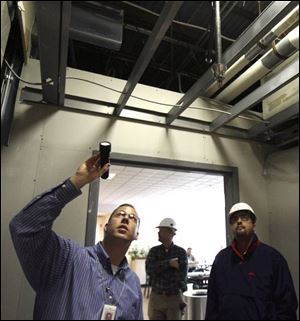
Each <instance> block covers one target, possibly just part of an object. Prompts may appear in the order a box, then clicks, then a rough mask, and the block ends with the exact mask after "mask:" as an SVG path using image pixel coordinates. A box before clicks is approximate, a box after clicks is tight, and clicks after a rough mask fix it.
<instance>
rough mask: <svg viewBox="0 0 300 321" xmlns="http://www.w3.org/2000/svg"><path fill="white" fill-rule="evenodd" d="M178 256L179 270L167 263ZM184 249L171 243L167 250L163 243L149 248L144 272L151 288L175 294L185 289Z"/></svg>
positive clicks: (158, 291) (155, 290) (163, 292)
mask: <svg viewBox="0 0 300 321" xmlns="http://www.w3.org/2000/svg"><path fill="white" fill-rule="evenodd" d="M172 258H178V262H179V270H177V269H175V268H172V267H171V266H170V265H169V260H170V259H172ZM187 266H188V264H187V255H186V251H185V250H184V249H183V248H181V247H179V246H177V245H174V244H173V243H172V245H171V247H170V248H169V250H166V249H165V247H164V246H163V245H159V246H154V247H152V248H151V249H150V251H149V254H148V256H147V260H146V272H147V274H148V275H149V277H150V284H151V287H152V290H153V291H154V292H156V293H158V294H169V295H170V294H177V293H179V292H180V291H182V292H183V291H185V290H186V289H187V286H186V281H187Z"/></svg>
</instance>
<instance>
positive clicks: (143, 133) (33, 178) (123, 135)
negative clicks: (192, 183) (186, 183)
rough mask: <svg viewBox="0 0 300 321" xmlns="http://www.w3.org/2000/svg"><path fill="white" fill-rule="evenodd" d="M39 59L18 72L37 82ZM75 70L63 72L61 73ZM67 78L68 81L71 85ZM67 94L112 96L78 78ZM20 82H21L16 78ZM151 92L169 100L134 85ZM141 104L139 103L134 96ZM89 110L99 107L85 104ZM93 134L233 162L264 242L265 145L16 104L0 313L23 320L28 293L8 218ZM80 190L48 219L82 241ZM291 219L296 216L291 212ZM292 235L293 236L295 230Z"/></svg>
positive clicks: (77, 158)
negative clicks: (60, 212)
mask: <svg viewBox="0 0 300 321" xmlns="http://www.w3.org/2000/svg"><path fill="white" fill-rule="evenodd" d="M38 67H39V62H38V61H30V62H29V64H28V65H27V66H26V67H25V68H24V70H23V75H22V77H23V78H25V79H26V80H28V81H39V79H40V76H39V68H38ZM70 72H71V73H72V72H73V73H75V71H74V70H68V73H70ZM76 73H77V74H81V75H82V77H87V76H88V77H89V78H88V79H97V80H98V81H101V80H103V81H107V82H108V83H109V84H110V86H111V87H114V88H115V87H119V89H122V86H121V85H123V86H124V84H125V82H124V81H122V80H115V79H112V78H108V77H103V76H100V75H93V74H90V73H86V72H80V71H76ZM72 84H73V83H72ZM72 84H71V82H68V83H67V92H69V93H70V92H72V91H73V94H74V92H75V93H77V95H81V96H84V95H85V96H88V97H91V96H92V95H94V96H97V97H101V99H102V100H104V99H112V100H116V97H115V94H114V93H112V94H110V93H109V92H108V91H107V90H104V89H101V88H100V87H92V86H91V85H89V84H86V83H79V84H78V83H77V85H76V86H75V85H74V86H72ZM21 86H22V84H21ZM145 89H146V92H144V95H145V96H146V97H150V98H153V97H152V96H151V91H155V92H156V94H157V97H158V98H159V99H160V100H161V101H163V102H171V101H172V100H173V101H174V100H177V97H176V99H174V98H172V95H178V93H172V92H170V91H168V92H167V91H165V90H159V89H153V88H151V87H147V86H138V88H137V91H140V92H141V93H142V91H143V90H145ZM139 103H140V104H141V102H139ZM92 108H94V109H96V108H100V107H99V106H98V107H97V106H93V107H92ZM100 139H105V140H109V141H111V142H112V149H113V151H114V152H118V153H126V154H132V155H141V156H150V157H162V158H169V159H172V160H183V161H194V162H202V163H208V164H217V165H225V166H236V167H238V170H239V188H240V199H241V201H247V202H249V203H250V204H251V205H253V207H254V209H255V210H256V211H257V212H258V213H259V224H258V227H257V233H258V235H259V236H260V238H261V239H262V240H263V241H265V242H267V243H269V241H270V234H269V233H270V221H269V209H268V189H267V187H268V184H267V182H266V178H265V176H264V172H263V163H264V157H265V153H266V147H264V146H262V145H260V144H257V143H253V142H247V141H241V140H235V139H230V138H224V137H218V136H214V137H211V136H209V135H204V134H199V133H194V132H188V131H180V130H175V129H168V130H167V129H165V128H162V127H156V126H150V125H145V124H140V123H135V122H129V121H123V120H118V121H112V120H110V119H109V118H105V117H97V116H91V115H85V114H80V113H75V112H69V111H62V110H59V108H56V107H52V106H45V105H30V104H25V103H22V102H19V101H18V102H17V103H16V109H15V115H14V122H13V129H12V133H11V137H10V144H9V146H8V147H3V148H2V155H1V160H2V166H1V185H2V188H1V198H2V204H1V213H2V215H1V232H2V233H1V244H2V254H1V255H2V260H1V278H2V283H1V284H2V285H1V314H2V318H3V319H18V320H21V319H31V318H32V310H33V300H34V293H33V291H32V290H31V289H30V287H29V285H28V283H27V281H26V280H25V278H24V275H23V273H22V271H21V268H20V265H19V263H18V260H17V257H16V254H15V251H14V249H13V246H12V242H11V239H10V235H9V232H8V224H9V221H10V220H11V218H12V217H13V216H14V215H15V214H16V213H17V212H18V211H19V210H20V209H22V208H23V207H24V206H25V205H26V203H28V202H29V201H30V200H31V199H32V198H33V197H34V196H35V195H37V194H39V193H41V192H43V191H44V190H46V189H48V188H51V187H53V186H55V185H56V184H58V183H60V182H62V181H63V180H64V179H66V178H67V177H69V176H71V175H72V174H73V172H74V171H75V170H76V168H77V166H78V165H80V164H81V163H82V162H83V161H84V160H85V159H87V158H88V157H90V155H91V153H92V150H94V149H97V146H98V142H99V140H100ZM82 191H83V195H81V196H80V197H78V198H77V199H75V200H74V201H73V202H71V203H69V204H68V205H67V206H66V207H65V208H64V210H63V214H62V215H61V216H60V217H59V218H58V219H57V220H56V222H55V224H54V229H55V231H56V232H57V233H59V234H61V235H63V236H65V237H70V238H72V239H75V240H76V241H78V242H79V243H80V244H83V243H84V237H85V224H86V211H87V201H88V199H87V198H88V187H84V188H83V190H82ZM290 215H291V216H292V217H294V216H295V215H298V212H297V213H295V212H294V211H293V212H292V211H291V213H290ZM295 237H296V236H295ZM297 237H298V236H297Z"/></svg>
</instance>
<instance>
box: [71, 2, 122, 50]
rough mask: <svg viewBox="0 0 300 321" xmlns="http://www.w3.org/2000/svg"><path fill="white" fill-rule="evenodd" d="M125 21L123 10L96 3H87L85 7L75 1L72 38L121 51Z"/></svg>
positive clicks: (73, 5) (73, 3)
mask: <svg viewBox="0 0 300 321" xmlns="http://www.w3.org/2000/svg"><path fill="white" fill-rule="evenodd" d="M83 3H84V2H83ZM123 19H124V12H123V10H116V9H113V8H110V7H108V6H106V5H102V4H101V3H97V2H96V1H86V3H84V5H83V6H82V5H81V2H79V4H77V1H73V2H72V16H71V24H70V38H71V39H75V40H80V41H82V42H85V43H90V44H93V45H96V46H100V47H105V48H108V49H113V50H119V49H120V47H121V45H122V39H123Z"/></svg>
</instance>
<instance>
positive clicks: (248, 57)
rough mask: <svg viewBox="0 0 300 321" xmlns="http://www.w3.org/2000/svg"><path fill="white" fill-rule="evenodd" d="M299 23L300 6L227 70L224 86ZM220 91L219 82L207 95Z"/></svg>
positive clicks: (209, 89) (213, 85) (215, 83)
mask: <svg viewBox="0 0 300 321" xmlns="http://www.w3.org/2000/svg"><path fill="white" fill-rule="evenodd" d="M297 21H299V6H297V7H296V8H294V9H293V10H292V11H291V12H290V13H289V14H288V15H287V16H286V17H285V18H284V19H282V20H281V21H280V22H279V23H278V24H277V25H276V26H275V27H274V28H272V29H271V30H270V31H269V32H268V33H267V34H266V35H265V36H264V37H263V38H262V39H261V40H260V41H259V42H258V43H257V44H256V45H255V46H253V47H252V48H251V49H250V50H249V51H248V52H247V53H246V54H245V55H243V56H242V57H241V58H240V59H238V60H237V61H236V62H235V63H234V64H233V65H232V66H230V68H228V69H227V71H226V74H225V79H224V80H223V83H222V84H223V85H225V84H226V83H227V82H228V81H229V80H231V79H232V78H233V77H234V76H235V75H236V74H237V73H239V72H240V71H241V70H242V69H243V68H244V67H246V66H247V65H248V64H249V63H250V62H251V61H252V60H253V59H255V58H256V57H257V56H258V55H259V54H261V53H262V52H264V51H265V50H266V49H267V48H268V47H270V45H271V43H272V41H273V40H275V39H276V38H278V37H279V36H280V35H282V34H283V33H284V32H285V31H287V30H288V29H289V28H290V27H291V26H293V25H294V24H295V23H296V22H297ZM219 89H220V87H219V85H218V83H217V81H215V82H214V83H213V84H212V85H211V86H209V87H208V88H207V90H206V91H205V94H206V96H207V97H211V96H212V95H213V94H214V93H215V92H217V91H218V90H219Z"/></svg>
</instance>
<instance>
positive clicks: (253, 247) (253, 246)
mask: <svg viewBox="0 0 300 321" xmlns="http://www.w3.org/2000/svg"><path fill="white" fill-rule="evenodd" d="M260 243H261V242H260V240H259V239H258V237H257V235H256V234H254V235H253V240H252V242H251V244H250V246H249V248H248V250H247V253H246V254H245V255H243V254H241V253H240V252H239V250H238V249H237V240H236V239H234V240H233V241H232V243H231V244H230V247H231V248H232V250H233V251H234V253H235V254H236V255H237V256H238V257H239V258H240V259H241V260H242V261H245V259H246V258H247V257H248V256H249V255H251V254H252V253H253V252H254V251H255V250H256V248H257V247H258V246H259V244H260Z"/></svg>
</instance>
